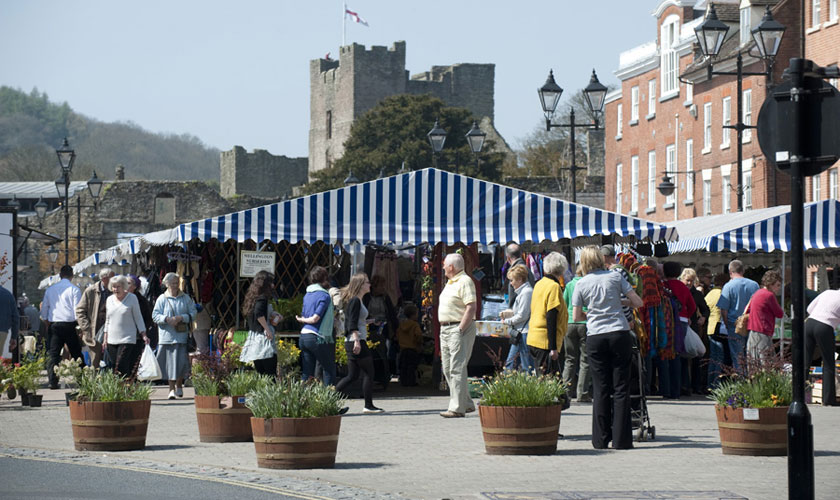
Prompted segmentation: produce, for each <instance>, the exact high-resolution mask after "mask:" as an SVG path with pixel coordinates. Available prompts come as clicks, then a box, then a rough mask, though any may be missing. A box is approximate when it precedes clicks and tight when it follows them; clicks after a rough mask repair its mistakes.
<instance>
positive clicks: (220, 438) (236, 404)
mask: <svg viewBox="0 0 840 500" xmlns="http://www.w3.org/2000/svg"><path fill="white" fill-rule="evenodd" d="M252 415H253V414H252V413H251V410H249V409H248V408H247V407H246V406H245V396H228V397H223V398H220V397H218V396H195V416H196V419H197V420H198V436H199V439H200V440H201V442H202V443H229V442H241V441H250V440H251V416H252Z"/></svg>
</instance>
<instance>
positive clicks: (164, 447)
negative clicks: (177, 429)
mask: <svg viewBox="0 0 840 500" xmlns="http://www.w3.org/2000/svg"><path fill="white" fill-rule="evenodd" d="M190 448H195V446H192V445H188V444H153V445H146V447H145V448H143V449H144V450H145V451H168V450H186V449H190Z"/></svg>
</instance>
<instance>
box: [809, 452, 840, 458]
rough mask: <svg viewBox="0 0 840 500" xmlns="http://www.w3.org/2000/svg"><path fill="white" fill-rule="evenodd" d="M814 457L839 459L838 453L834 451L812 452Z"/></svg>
mask: <svg viewBox="0 0 840 500" xmlns="http://www.w3.org/2000/svg"><path fill="white" fill-rule="evenodd" d="M814 456H815V457H840V451H834V450H816V451H814Z"/></svg>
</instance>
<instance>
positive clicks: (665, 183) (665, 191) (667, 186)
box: [657, 173, 677, 197]
mask: <svg viewBox="0 0 840 500" xmlns="http://www.w3.org/2000/svg"><path fill="white" fill-rule="evenodd" d="M657 189H659V192H660V193H662V196H666V197H667V196H671V195H672V194H674V190H675V189H677V186H676V185H674V183H673V182H672V181H671V176H670V175H668V174H667V173H666V174H665V175H663V176H662V182H660V183H659V186H658V188H657Z"/></svg>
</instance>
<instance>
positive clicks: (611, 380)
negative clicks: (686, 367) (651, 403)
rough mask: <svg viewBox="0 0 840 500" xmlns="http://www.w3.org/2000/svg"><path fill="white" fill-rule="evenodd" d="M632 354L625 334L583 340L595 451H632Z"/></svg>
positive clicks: (611, 334)
mask: <svg viewBox="0 0 840 500" xmlns="http://www.w3.org/2000/svg"><path fill="white" fill-rule="evenodd" d="M632 352H633V338H632V337H631V336H630V332H627V331H620V332H612V333H602V334H598V335H589V336H588V337H587V338H586V353H587V354H588V355H589V370H590V372H591V373H592V446H593V447H594V448H596V449H603V448H606V447H607V445H608V444H609V443H610V441H612V443H613V448H616V449H628V448H632V447H633V428H632V424H631V421H630V387H629V386H630V356H631V354H632ZM677 366H679V365H677ZM677 390H679V386H677ZM610 397H612V401H610Z"/></svg>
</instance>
